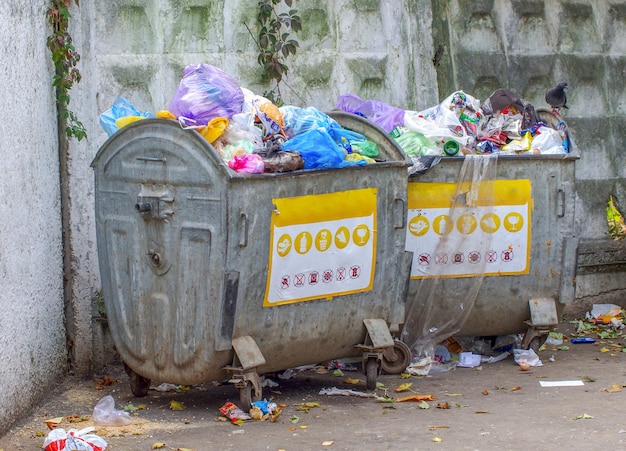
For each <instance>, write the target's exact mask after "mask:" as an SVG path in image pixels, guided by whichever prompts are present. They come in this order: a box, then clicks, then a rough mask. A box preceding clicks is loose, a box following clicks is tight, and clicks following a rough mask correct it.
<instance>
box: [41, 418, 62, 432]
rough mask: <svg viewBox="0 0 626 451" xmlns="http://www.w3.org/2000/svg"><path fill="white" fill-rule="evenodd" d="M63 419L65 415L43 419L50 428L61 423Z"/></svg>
mask: <svg viewBox="0 0 626 451" xmlns="http://www.w3.org/2000/svg"><path fill="white" fill-rule="evenodd" d="M64 419H65V417H56V418H50V419H49V420H45V421H44V423H46V426H48V429H50V430H52V429H54V428H56V427H57V426H58V425H59V424H61V422H62V421H63V420H64Z"/></svg>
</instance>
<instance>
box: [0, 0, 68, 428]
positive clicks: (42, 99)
mask: <svg viewBox="0 0 626 451" xmlns="http://www.w3.org/2000/svg"><path fill="white" fill-rule="evenodd" d="M46 8H47V2H45V1H43V0H40V1H33V0H14V1H11V2H2V3H0V17H2V19H3V26H2V27H0V43H2V44H1V47H0V53H1V55H2V58H0V79H1V80H2V83H0V98H2V99H3V101H2V116H3V120H2V121H0V199H2V200H1V201H0V218H2V220H0V312H2V314H0V362H2V365H0V433H2V432H3V431H5V430H6V428H7V427H8V426H9V425H10V424H11V423H12V422H13V421H15V420H16V419H17V418H19V416H20V415H22V414H23V413H24V412H25V411H26V409H28V408H29V407H30V406H32V405H34V404H35V403H36V402H37V401H38V400H39V399H40V398H41V397H42V396H43V395H44V393H45V392H46V391H47V389H49V388H51V387H53V386H55V384H57V383H58V382H59V380H60V378H61V377H63V376H64V375H65V373H66V368H67V355H66V347H65V327H64V318H63V314H64V306H63V266H62V259H61V215H60V197H59V165H58V160H59V158H58V146H57V129H56V110H55V103H54V97H53V90H52V87H51V81H52V71H53V68H52V64H51V62H50V58H49V57H48V50H47V48H46V37H47V36H48V29H47V24H46V18H45V12H46Z"/></svg>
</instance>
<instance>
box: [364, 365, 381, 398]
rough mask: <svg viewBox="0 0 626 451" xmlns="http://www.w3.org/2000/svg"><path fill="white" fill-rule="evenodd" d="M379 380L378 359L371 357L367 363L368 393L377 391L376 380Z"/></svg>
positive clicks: (366, 382) (366, 385) (366, 383)
mask: <svg viewBox="0 0 626 451" xmlns="http://www.w3.org/2000/svg"><path fill="white" fill-rule="evenodd" d="M377 379H378V359H377V358H376V357H370V358H368V359H367V361H366V362H365V388H366V389H367V391H374V390H376V380H377Z"/></svg>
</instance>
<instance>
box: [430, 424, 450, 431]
mask: <svg viewBox="0 0 626 451" xmlns="http://www.w3.org/2000/svg"><path fill="white" fill-rule="evenodd" d="M449 428H450V426H445V425H441V426H428V429H430V430H431V431H434V430H435V429H449Z"/></svg>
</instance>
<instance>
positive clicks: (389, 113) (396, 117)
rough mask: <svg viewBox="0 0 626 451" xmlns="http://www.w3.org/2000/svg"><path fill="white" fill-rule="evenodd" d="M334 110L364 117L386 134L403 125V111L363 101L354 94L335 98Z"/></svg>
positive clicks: (377, 102) (372, 101)
mask: <svg viewBox="0 0 626 451" xmlns="http://www.w3.org/2000/svg"><path fill="white" fill-rule="evenodd" d="M335 108H337V109H339V110H343V111H345V112H347V113H353V114H358V115H361V116H365V117H366V118H367V119H369V120H370V121H372V122H373V123H375V124H376V125H378V126H379V127H380V128H382V129H383V130H385V131H386V132H387V133H389V132H391V130H393V129H394V128H396V127H398V126H403V125H404V110H403V109H400V108H396V107H393V106H390V105H387V104H386V103H384V102H381V101H379V100H363V99H361V98H360V97H359V96H357V95H356V94H350V93H348V94H344V95H342V96H339V97H337V105H335Z"/></svg>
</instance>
